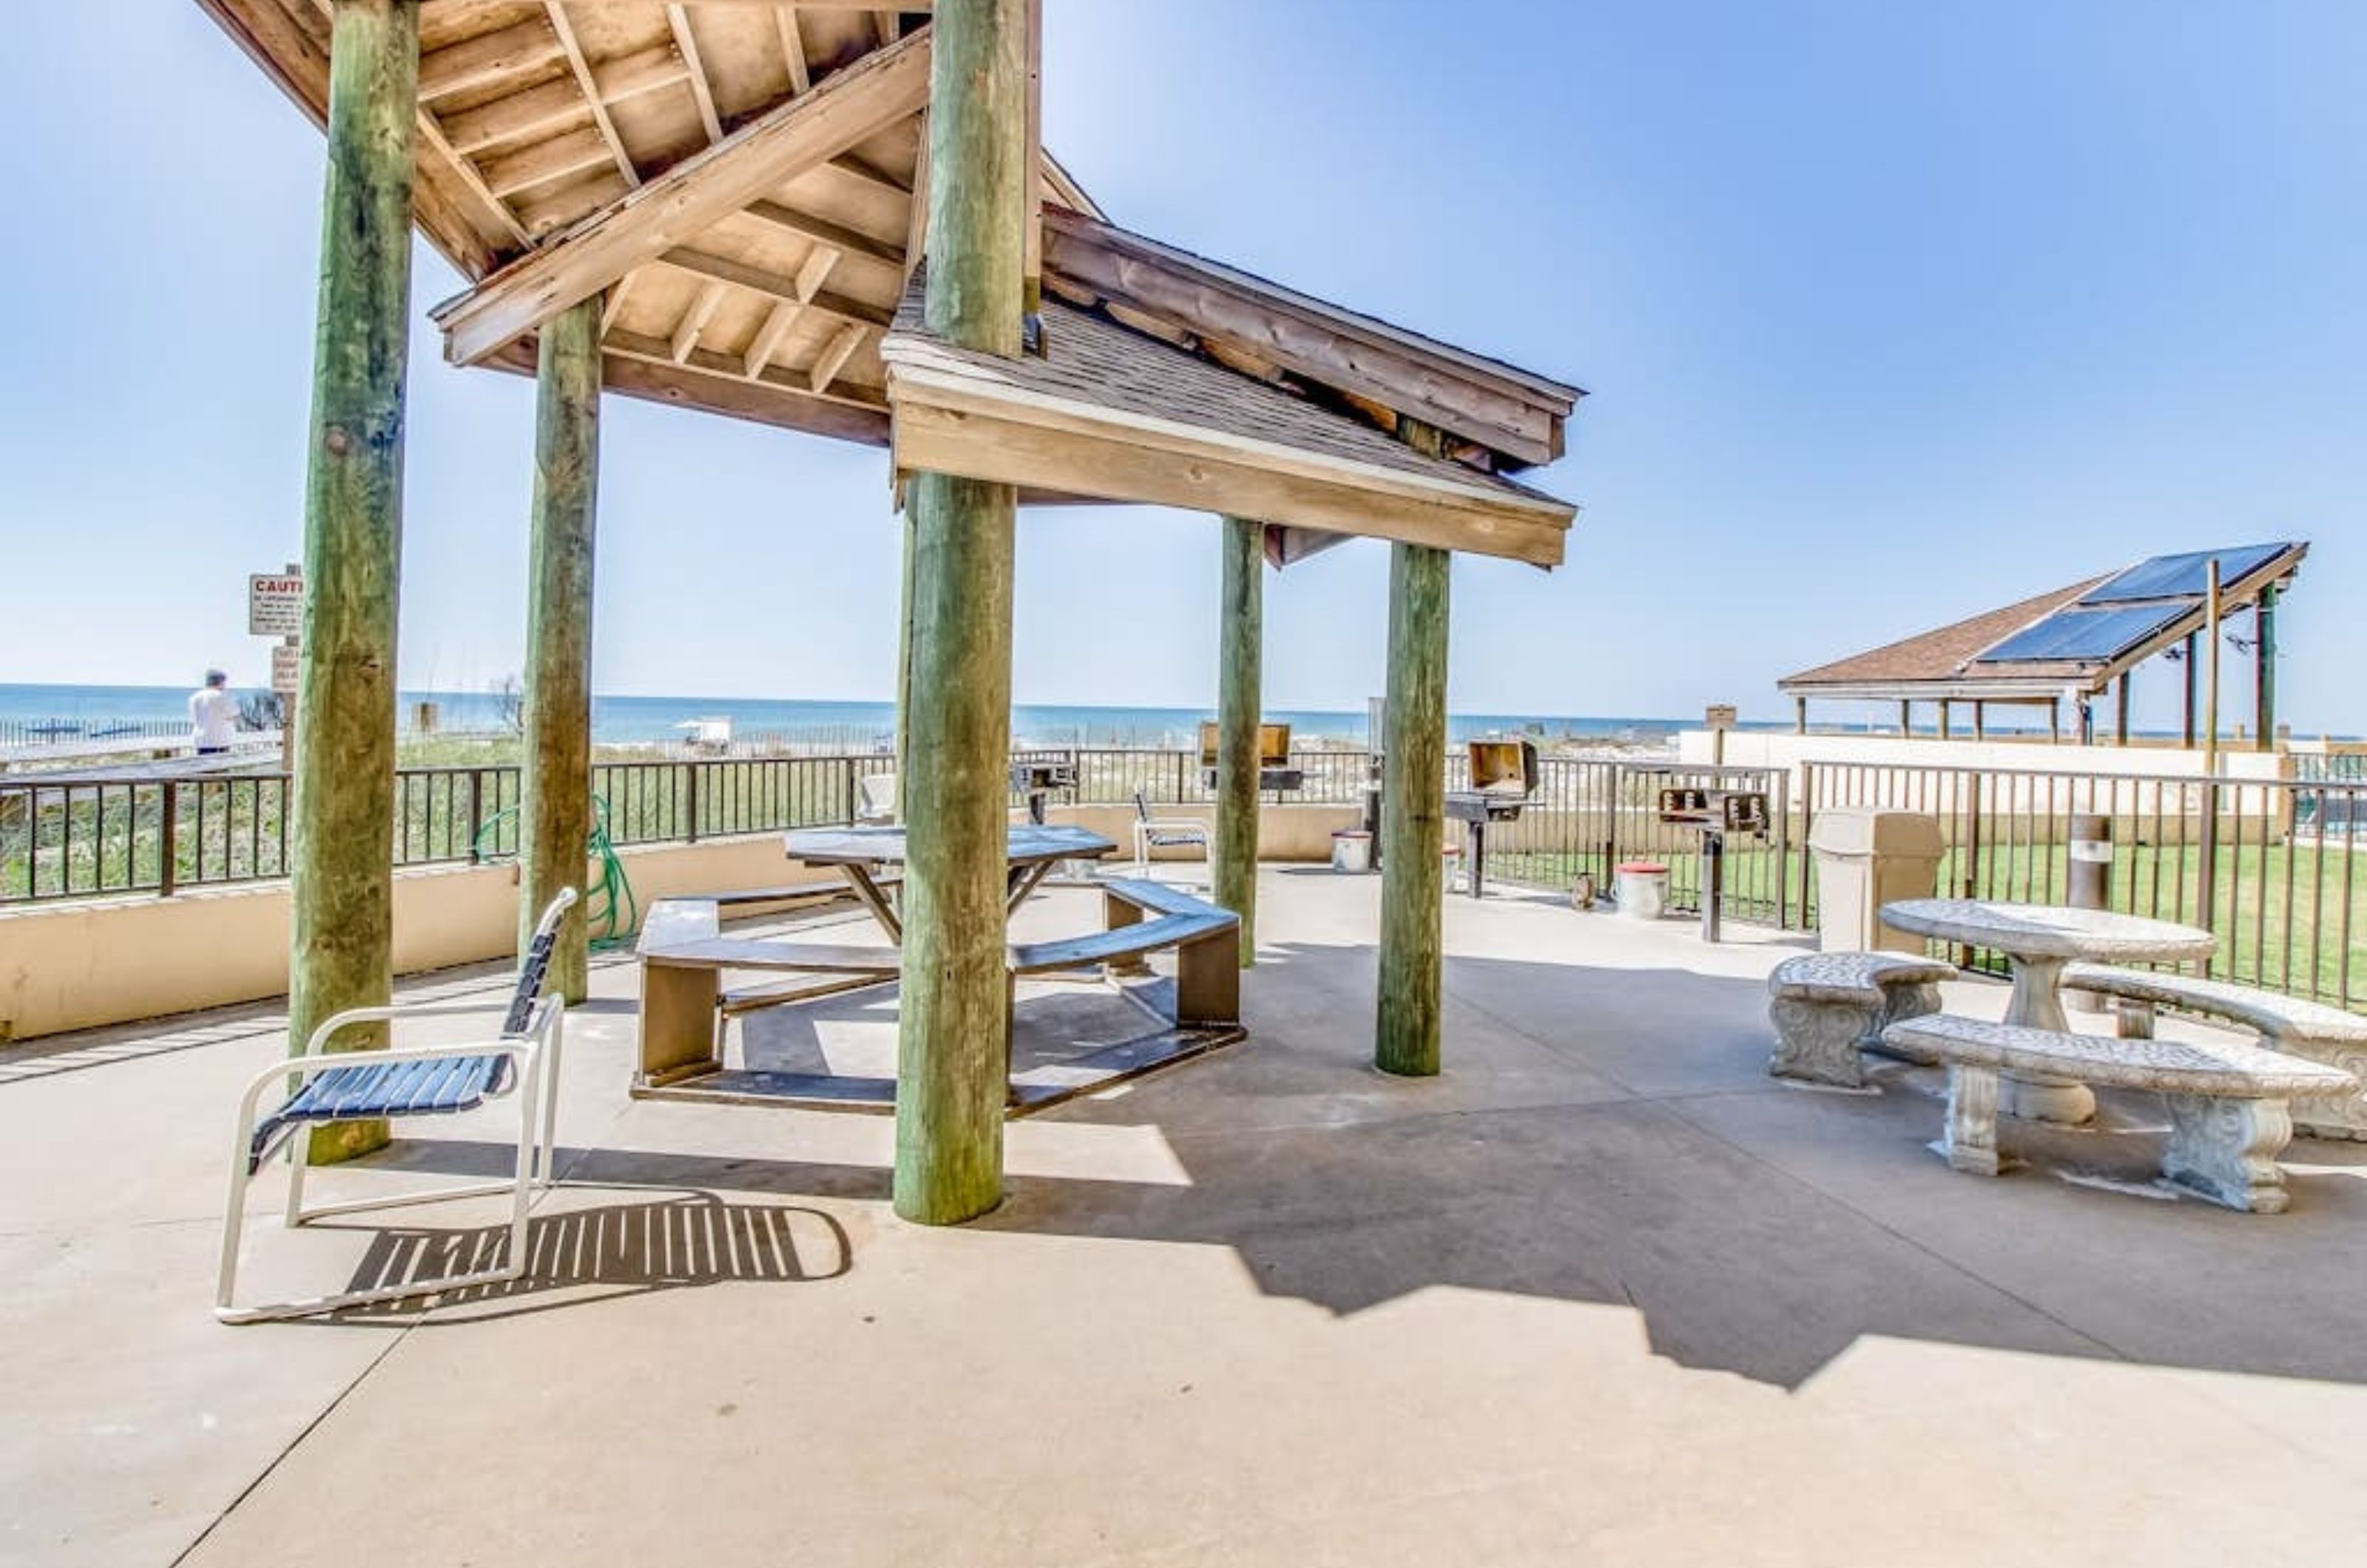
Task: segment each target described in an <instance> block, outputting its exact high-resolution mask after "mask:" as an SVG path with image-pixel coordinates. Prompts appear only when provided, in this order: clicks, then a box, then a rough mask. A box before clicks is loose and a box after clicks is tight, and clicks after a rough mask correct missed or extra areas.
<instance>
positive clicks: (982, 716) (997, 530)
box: [816, 0, 1026, 1224]
mask: <svg viewBox="0 0 2367 1568" xmlns="http://www.w3.org/2000/svg"><path fill="white" fill-rule="evenodd" d="M936 17H937V19H936V22H935V25H934V31H935V32H936V34H937V57H936V60H935V62H934V69H933V72H932V77H931V84H930V91H929V94H928V102H929V105H930V126H929V131H930V136H931V139H932V144H933V151H932V153H931V160H932V164H933V165H934V171H935V173H934V178H935V180H936V181H937V182H938V184H937V187H936V196H935V205H936V208H937V213H936V218H935V227H934V231H933V233H932V234H931V237H930V254H931V261H932V264H933V265H931V266H930V268H929V292H928V303H927V312H926V313H927V320H928V323H929V327H930V330H931V331H932V332H934V333H937V334H938V335H940V336H941V337H943V338H944V339H946V341H947V342H950V343H953V344H957V346H959V347H961V348H965V349H968V350H972V351H980V352H984V353H988V354H994V355H1004V356H1009V355H1015V354H1017V353H1018V352H1019V346H1020V320H1019V303H1020V299H1019V294H1020V270H1021V263H1022V259H1023V256H1024V254H1025V245H1024V243H1022V239H1021V235H1020V226H1021V222H1022V220H1023V218H1024V216H1025V198H1026V190H1025V175H1024V172H1023V170H1022V168H1021V164H1020V159H1019V156H1018V152H1019V145H1018V144H1019V142H1020V141H1021V140H1022V139H1023V137H1024V136H1025V125H1024V123H1023V120H1024V117H1025V92H1026V85H1025V56H1026V9H1025V0H942V3H941V4H940V5H939V6H938V7H937V13H936ZM909 44H910V40H907V41H906V42H905V43H900V44H895V45H891V46H889V49H888V50H887V51H883V56H884V54H891V53H893V52H894V51H896V50H899V49H903V48H907V47H909ZM853 69H857V70H859V69H861V66H860V64H858V65H857V66H855V67H854V68H853ZM826 90H827V88H826V87H824V88H817V89H816V96H820V94H821V92H823V91H826ZM911 497H912V501H911V507H912V530H913V595H912V682H911V684H912V702H911V710H912V711H911V716H910V718H909V720H908V723H907V734H908V741H907V744H908V748H909V751H910V757H909V760H908V762H907V766H906V768H905V773H906V775H907V780H906V791H905V808H906V815H907V832H908V835H909V838H908V842H909V845H910V855H909V859H908V860H907V862H906V870H905V881H904V896H905V918H904V943H903V955H902V956H903V972H902V976H901V988H900V997H899V1006H898V1008H897V1025H898V1031H897V1071H896V1177H895V1184H894V1199H895V1208H896V1213H898V1214H899V1215H900V1216H902V1217H903V1218H904V1219H907V1220H912V1221H915V1222H918V1223H920V1224H960V1223H961V1222H962V1221H965V1220H968V1219H973V1218H975V1217H977V1216H978V1215H980V1214H983V1213H986V1212H987V1211H989V1210H991V1209H992V1208H993V1207H994V1206H995V1205H996V1204H997V1203H998V1202H1000V1201H1002V1111H1003V1102H1004V1099H1005V1097H1006V1095H1007V1094H1008V1092H1009V1086H1008V1080H1007V1070H1008V1068H1007V1056H1008V1051H1009V1043H1010V1030H1011V1012H1010V1005H1011V996H1012V988H1011V983H1010V979H1009V976H1008V972H1007V971H1006V970H1005V968H1004V966H1003V956H1004V954H1003V941H1004V936H1005V931H1006V918H1005V908H1004V886H1005V882H1004V871H1005V866H1004V859H1005V857H1004V852H1003V839H1004V831H1005V826H1006V821H1007V818H1008V813H1007V811H1006V806H1007V804H1008V801H1009V779H1008V777H1007V773H1006V769H1007V765H1008V762H1009V758H1010V749H1011V604H1012V575H1013V556H1014V536H1015V514H1016V511H1017V497H1016V494H1015V491H1014V489H1013V487H1012V486H1011V485H1010V484H1007V483H995V482H991V481H980V480H978V479H958V478H955V477H953V476H951V475H948V474H944V473H923V474H919V475H916V476H915V477H914V478H913V479H912V487H911Z"/></svg>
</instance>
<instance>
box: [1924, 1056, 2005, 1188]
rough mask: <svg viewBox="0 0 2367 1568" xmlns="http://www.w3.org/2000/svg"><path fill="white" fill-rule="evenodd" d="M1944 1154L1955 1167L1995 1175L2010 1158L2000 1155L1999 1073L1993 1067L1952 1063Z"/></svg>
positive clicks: (1949, 1067)
mask: <svg viewBox="0 0 2367 1568" xmlns="http://www.w3.org/2000/svg"><path fill="white" fill-rule="evenodd" d="M1939 1147H1940V1153H1941V1154H1942V1156H1945V1158H1946V1159H1947V1161H1948V1164H1949V1165H1950V1166H1951V1167H1953V1168H1955V1169H1957V1170H1961V1171H1965V1172H1966V1173H1968V1174H1970V1175H1973V1176H1995V1175H1997V1174H1998V1172H1999V1171H2000V1170H2002V1169H2004V1168H2006V1167H2007V1166H2008V1165H2009V1164H2010V1163H2011V1162H2010V1161H2007V1160H2002V1159H2000V1158H1999V1156H1998V1075H1997V1070H1996V1069H1995V1068H1993V1067H1976V1066H1967V1065H1965V1063H1962V1062H1954V1063H1951V1064H1949V1066H1948V1122H1947V1130H1946V1132H1944V1133H1943V1134H1942V1135H1941V1139H1940V1145H1939Z"/></svg>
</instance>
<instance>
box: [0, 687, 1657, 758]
mask: <svg viewBox="0 0 2367 1568" xmlns="http://www.w3.org/2000/svg"><path fill="white" fill-rule="evenodd" d="M188 695H189V693H188V689H187V688H186V687H179V686H77V685H6V684H0V739H6V738H9V737H11V736H21V735H23V734H25V733H26V732H28V731H30V730H33V729H35V728H43V729H47V730H50V731H51V733H52V734H54V736H55V737H56V738H57V739H74V737H75V735H77V734H81V735H89V734H92V733H95V732H98V731H103V730H105V729H108V728H114V727H117V726H121V725H142V726H146V725H153V724H172V723H178V722H181V721H182V720H184V719H186V717H187V702H188ZM421 704H433V705H435V711H436V728H438V729H442V730H453V731H462V732H468V731H491V730H498V729H500V728H503V727H504V703H503V699H502V698H501V697H500V696H499V695H498V694H494V693H492V692H405V693H403V694H402V705H401V708H400V710H399V711H400V714H401V718H402V725H403V726H404V728H411V727H412V726H413V722H414V713H415V710H416V709H417V707H418V706H419V705H421ZM1215 716H1216V710H1215V709H1214V708H1213V707H1211V708H1161V707H1071V706H1049V705H1036V704H1025V705H1018V706H1015V707H1014V708H1013V709H1012V716H1011V722H1012V735H1013V738H1014V743H1015V744H1018V745H1022V746H1141V747H1160V748H1172V747H1181V746H1189V745H1193V744H1195V742H1196V739H1197V735H1198V727H1199V724H1200V721H1201V720H1202V719H1207V718H1214V717H1215ZM1264 717H1265V720H1266V722H1267V723H1269V724H1287V725H1289V726H1290V727H1291V730H1292V734H1293V738H1294V739H1297V740H1302V741H1304V740H1312V739H1324V740H1337V741H1345V742H1350V743H1353V744H1362V743H1364V742H1365V740H1366V739H1367V737H1366V734H1365V728H1366V725H1365V714H1364V712H1363V711H1362V710H1353V711H1352V710H1346V709H1341V710H1336V711H1335V710H1306V711H1297V712H1274V711H1269V712H1267V713H1266V714H1265V715H1264ZM718 718H725V719H729V720H730V722H731V731H732V734H733V736H734V737H735V738H736V739H742V740H748V739H757V738H760V737H778V738H780V739H783V740H786V741H788V742H790V743H797V744H828V745H832V746H843V747H845V748H847V749H849V750H871V749H873V748H874V747H875V746H879V745H885V744H888V743H889V742H891V741H892V739H893V737H894V735H895V732H896V708H895V705H894V704H892V703H852V702H817V701H808V700H801V699H779V698H763V697H620V696H595V697H594V698H593V699H592V738H593V739H594V740H595V741H597V742H599V743H601V744H604V745H632V744H651V743H657V742H663V741H669V740H680V739H684V738H685V736H686V735H687V734H688V733H690V732H691V730H692V729H693V728H695V727H696V726H697V724H698V723H699V722H700V721H703V720H710V719H718ZM1693 722H1694V723H1696V724H1697V723H1698V721H1697V720H1696V721H1693ZM1680 728H1685V721H1683V720H1679V719H1670V718H1601V717H1586V716H1568V715H1553V714H1456V715H1454V716H1451V717H1450V718H1449V720H1448V731H1449V738H1450V739H1454V740H1467V739H1473V738H1475V737H1478V736H1483V735H1498V734H1526V735H1532V736H1535V737H1537V738H1539V739H1549V740H1559V739H1588V740H1603V741H1609V742H1617V743H1620V744H1627V745H1639V746H1652V745H1657V744H1659V742H1661V741H1662V740H1664V739H1666V738H1667V737H1669V736H1670V735H1671V734H1673V733H1675V732H1676V731H1677V730H1678V729H1680Z"/></svg>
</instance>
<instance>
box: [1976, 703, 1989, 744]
mask: <svg viewBox="0 0 2367 1568" xmlns="http://www.w3.org/2000/svg"><path fill="white" fill-rule="evenodd" d="M1988 738H1989V705H1988V704H1987V703H1985V702H1983V701H1982V700H1981V699H1980V698H1978V697H1975V698H1974V699H1973V739H1976V740H1987V739H1988Z"/></svg>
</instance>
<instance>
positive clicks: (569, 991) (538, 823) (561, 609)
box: [518, 294, 602, 1003]
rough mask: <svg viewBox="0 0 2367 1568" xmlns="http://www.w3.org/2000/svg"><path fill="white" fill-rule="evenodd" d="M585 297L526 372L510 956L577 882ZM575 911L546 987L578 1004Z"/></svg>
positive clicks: (587, 724)
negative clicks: (529, 453)
mask: <svg viewBox="0 0 2367 1568" xmlns="http://www.w3.org/2000/svg"><path fill="white" fill-rule="evenodd" d="M601 298H602V297H601V296H599V295H597V294H595V295H594V296H592V298H591V299H586V300H584V301H583V303H582V304H579V305H574V306H571V307H570V308H568V309H567V310H562V311H561V312H560V313H559V314H558V315H557V316H555V317H553V318H552V319H551V320H549V321H546V322H544V323H543V328H542V343H541V349H540V357H539V359H538V362H537V366H536V371H535V405H534V516H533V524H532V536H531V543H530V545H529V547H528V551H527V621H526V732H527V753H526V784H525V789H524V792H523V798H522V800H521V803H520V807H519V812H518V818H519V823H520V829H519V833H518V847H519V863H520V869H519V875H518V951H519V952H520V953H524V952H525V951H526V944H527V939H528V938H530V937H531V936H533V934H534V928H535V923H536V922H537V921H538V920H539V919H541V918H542V911H543V909H544V908H545V907H546V906H548V905H549V902H550V901H551V899H553V898H555V897H558V896H559V891H560V889H561V888H562V887H571V886H572V887H580V886H582V885H583V874H584V860H585V840H587V839H588V838H589V837H590V836H591V832H592V572H593V540H594V536H595V532H596V526H597V520H598V513H599V492H600V310H601ZM585 930H586V928H585V924H584V908H583V905H582V904H581V903H579V904H577V905H576V906H575V908H572V909H571V910H569V911H568V913H567V923H566V925H565V926H563V927H561V931H560V941H559V948H558V951H557V952H555V953H553V954H552V955H551V963H550V978H549V988H550V989H551V990H552V991H554V992H556V993H557V994H558V995H560V996H562V997H564V998H567V1000H568V1001H569V1002H570V1003H574V1002H580V1001H582V1000H583V998H584V995H585V988H586V985H587V978H586V975H585V969H586V966H587V964H588V960H589V949H588V945H587V942H586V937H585Z"/></svg>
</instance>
